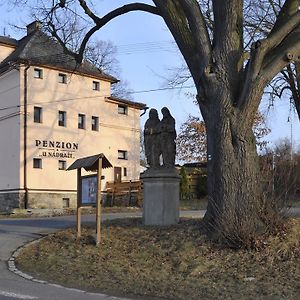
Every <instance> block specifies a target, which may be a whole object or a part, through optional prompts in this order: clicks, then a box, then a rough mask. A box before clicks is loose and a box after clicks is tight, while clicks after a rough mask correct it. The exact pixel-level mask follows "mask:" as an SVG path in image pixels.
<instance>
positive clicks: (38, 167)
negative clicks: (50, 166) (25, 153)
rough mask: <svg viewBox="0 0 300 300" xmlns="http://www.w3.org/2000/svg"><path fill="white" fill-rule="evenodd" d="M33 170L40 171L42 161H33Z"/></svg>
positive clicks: (36, 159)
mask: <svg viewBox="0 0 300 300" xmlns="http://www.w3.org/2000/svg"><path fill="white" fill-rule="evenodd" d="M33 168H34V169H42V159H41V158H34V159H33Z"/></svg>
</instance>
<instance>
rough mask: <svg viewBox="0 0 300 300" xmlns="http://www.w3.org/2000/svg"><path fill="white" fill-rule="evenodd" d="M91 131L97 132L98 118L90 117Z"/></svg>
mask: <svg viewBox="0 0 300 300" xmlns="http://www.w3.org/2000/svg"><path fill="white" fill-rule="evenodd" d="M92 130H93V131H99V118H98V117H95V116H92Z"/></svg>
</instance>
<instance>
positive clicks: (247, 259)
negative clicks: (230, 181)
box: [17, 219, 300, 299]
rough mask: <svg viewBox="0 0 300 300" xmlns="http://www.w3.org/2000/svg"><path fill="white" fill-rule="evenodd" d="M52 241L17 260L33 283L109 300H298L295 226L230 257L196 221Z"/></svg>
mask: <svg viewBox="0 0 300 300" xmlns="http://www.w3.org/2000/svg"><path fill="white" fill-rule="evenodd" d="M93 234H94V228H84V230H83V237H82V239H81V240H79V241H77V240H76V233H75V231H74V230H73V229H68V230H64V231H61V232H59V233H56V234H52V235H50V236H48V237H47V238H45V239H43V240H42V241H40V242H39V243H37V244H33V245H31V246H29V247H27V248H25V250H24V251H23V252H22V254H21V255H20V256H19V257H18V258H17V266H18V267H19V268H20V269H21V270H24V271H26V272H28V273H30V274H32V275H34V276H35V277H36V278H40V279H45V280H47V281H50V282H56V283H60V284H63V285H66V286H72V287H77V288H82V289H86V290H90V291H99V292H106V293H109V294H113V295H127V296H128V295H129V296H130V297H133V296H132V295H136V297H143V298H145V297H153V298H160V297H161V298H166V299H282V298H285V299H299V295H300V220H299V219H294V220H291V222H290V226H289V230H288V231H287V232H285V233H284V234H280V235H277V236H273V237H269V238H266V239H265V240H264V241H263V247H260V249H256V250H251V251H246V250H239V251H237V250H232V249H226V248H223V247H221V246H220V245H218V244H213V243H211V242H209V241H208V240H207V238H206V236H205V235H204V229H203V228H202V223H201V220H190V219H184V220H181V222H180V224H178V225H176V226H170V227H166V228H159V227H147V228H145V227H144V226H143V225H142V224H141V221H140V220H138V219H127V220H115V221H109V222H105V223H104V225H103V239H102V242H101V245H100V247H99V248H97V247H96V246H95V245H94V237H93Z"/></svg>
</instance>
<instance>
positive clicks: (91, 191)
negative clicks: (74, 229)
mask: <svg viewBox="0 0 300 300" xmlns="http://www.w3.org/2000/svg"><path fill="white" fill-rule="evenodd" d="M97 185H98V184H97V175H88V176H82V177H81V191H82V195H81V205H82V206H89V205H96V202H97Z"/></svg>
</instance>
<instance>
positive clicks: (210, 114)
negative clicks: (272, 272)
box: [46, 0, 300, 246]
mask: <svg viewBox="0 0 300 300" xmlns="http://www.w3.org/2000/svg"><path fill="white" fill-rule="evenodd" d="M152 2H153V5H149V4H145V3H129V4H127V5H124V6H122V7H119V8H117V9H114V10H113V11H111V12H109V13H107V14H106V15H104V16H102V15H101V14H100V13H97V12H96V10H95V9H94V7H93V5H91V3H90V2H87V1H84V0H60V1H59V0H56V1H55V0H54V1H53V4H54V5H53V7H51V9H49V10H48V13H47V15H46V17H47V22H48V25H49V28H50V29H51V32H52V34H53V36H54V37H56V38H57V40H58V41H59V42H60V43H61V44H63V45H64V42H63V40H62V38H61V36H60V32H61V28H62V27H61V22H62V20H65V19H62V18H59V16H63V15H64V13H67V11H75V12H76V13H78V12H79V11H80V10H81V11H82V12H83V13H84V15H85V16H86V17H88V18H89V20H90V21H91V22H92V23H93V25H92V26H91V27H90V28H88V30H87V31H86V32H85V35H84V38H83V40H82V42H81V46H80V47H79V49H78V51H76V53H74V52H73V51H70V50H69V49H67V47H66V48H65V51H66V52H68V53H70V54H72V55H74V57H75V58H76V59H77V60H78V62H81V61H82V59H83V58H84V51H85V49H86V46H87V43H88V41H89V39H90V38H91V37H92V36H93V34H94V33H95V32H97V31H98V30H100V29H101V28H102V27H103V26H105V25H106V24H107V23H109V22H110V21H111V20H113V19H114V18H116V17H118V16H121V15H124V14H126V13H129V12H132V11H144V12H147V13H151V14H155V15H157V16H160V17H161V18H162V19H163V20H164V22H165V23H166V25H167V27H168V28H169V30H170V32H171V34H172V35H173V37H174V39H175V41H176V43H177V46H178V48H179V50H180V52H181V53H182V55H183V57H184V60H185V62H186V64H187V66H188V68H189V71H190V74H191V76H192V78H193V81H194V83H195V86H196V90H197V101H198V104H199V107H200V110H201V113H202V116H203V118H204V121H205V125H206V130H207V149H208V156H209V158H210V159H209V161H208V194H209V202H208V208H207V213H206V215H205V218H204V220H205V222H206V224H207V225H208V226H209V228H210V229H211V231H212V232H213V233H214V234H215V235H217V236H220V237H222V238H225V239H227V240H230V241H231V243H233V244H235V245H237V246H238V245H241V244H248V245H249V243H251V241H252V240H253V239H254V238H255V235H256V229H257V224H258V222H260V220H261V218H260V207H261V192H262V191H261V189H260V185H259V168H258V157H257V153H256V143H255V137H254V134H253V132H252V126H253V123H254V120H255V113H256V112H257V110H258V106H259V104H260V102H261V98H262V95H263V92H264V89H265V88H266V86H267V85H268V84H269V83H270V82H271V80H272V79H273V78H274V77H275V76H276V75H277V74H278V73H279V72H281V71H282V70H283V69H284V68H286V67H287V66H288V65H289V64H290V63H291V62H298V61H299V54H300V53H299V50H300V39H299V35H300V28H299V24H300V12H299V4H300V0H286V1H284V3H283V5H282V7H281V8H280V9H279V10H278V14H277V15H276V16H274V18H275V22H274V25H273V24H272V25H271V26H270V28H269V29H268V30H267V29H266V30H267V32H266V35H265V37H264V38H263V39H259V40H256V41H255V42H253V43H251V46H250V47H249V48H250V52H249V55H248V57H245V49H246V46H248V44H249V39H248V38H246V35H245V34H244V21H245V18H244V16H245V8H246V4H248V1H242V0H227V1H219V0H211V1H209V2H207V3H209V4H210V7H211V10H212V11H211V13H210V17H211V18H212V19H213V24H211V23H210V22H208V18H207V17H206V16H205V15H204V10H203V9H202V8H201V6H200V5H199V3H198V1H196V0H180V1H179V0H153V1H152ZM257 9H259V10H260V9H262V8H260V7H258V8H257ZM245 59H246V60H245ZM224 226H226V230H224Z"/></svg>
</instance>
